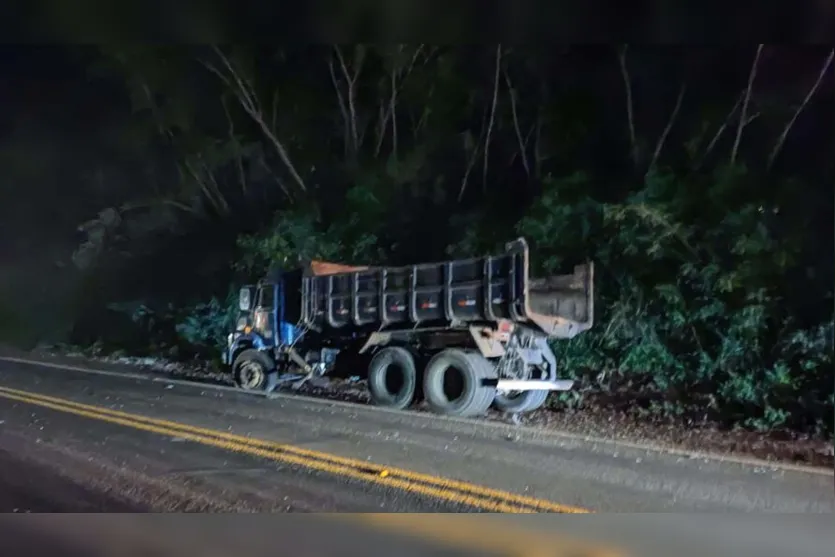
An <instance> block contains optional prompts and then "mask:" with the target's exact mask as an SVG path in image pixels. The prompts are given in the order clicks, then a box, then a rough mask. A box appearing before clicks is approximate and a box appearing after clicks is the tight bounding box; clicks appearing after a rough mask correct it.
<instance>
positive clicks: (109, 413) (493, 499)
mask: <svg viewBox="0 0 835 557" xmlns="http://www.w3.org/2000/svg"><path fill="white" fill-rule="evenodd" d="M0 397H2V398H6V399H9V400H15V401H19V402H23V403H26V404H34V405H37V406H42V407H44V408H49V409H52V410H56V411H59V412H66V413H70V414H74V415H77V416H82V417H86V418H90V419H95V420H100V421H104V422H108V423H112V424H117V425H122V426H125V427H130V428H133V429H138V430H142V431H148V432H151V433H156V434H159V435H165V436H170V437H178V438H181V439H186V440H189V441H193V442H196V443H200V444H203V445H208V446H213V447H217V448H220V449H224V450H228V451H232V452H236V453H242V454H248V455H251V456H255V457H260V458H266V459H270V460H273V461H277V462H284V463H289V464H295V465H299V466H303V467H305V468H308V469H312V470H317V471H321V472H325V473H329V474H333V475H337V476H341V477H346V478H351V479H356V480H360V481H363V482H368V483H373V484H378V485H381V486H385V487H390V488H395V489H399V490H402V491H406V492H410V493H415V494H418V495H421V496H424V497H433V498H436V499H439V500H442V501H448V502H451V503H457V504H461V505H465V506H468V507H472V508H478V509H481V510H485V511H488V512H494V513H532V512H537V511H536V510H534V509H531V508H529V507H525V506H522V505H519V504H516V505H514V504H510V503H511V501H508V500H502V497H501V496H500V495H501V494H503V493H505V492H502V491H499V490H493V489H488V488H481V486H477V485H474V484H466V483H463V482H453V483H455V484H456V485H461V486H469V487H471V488H474V489H475V490H476V491H478V490H480V489H484V490H485V491H487V492H489V493H490V494H491V495H490V497H481V496H478V495H477V494H472V493H461V492H460V491H456V490H452V489H449V488H444V487H437V486H432V485H424V483H426V482H424V483H415V482H413V481H406V480H404V479H401V478H397V477H392V475H393V474H392V475H385V476H384V475H381V474H378V473H373V474H369V473H368V469H369V466H368V463H366V462H363V461H359V460H352V459H342V458H341V457H335V458H336V459H337V460H344V461H346V462H353V463H354V465H339V464H335V463H333V462H327V461H323V460H321V459H311V458H305V457H304V456H299V455H294V454H288V452H286V451H284V450H274V449H269V448H265V447H261V446H257V445H256V444H254V443H253V442H257V441H259V440H256V439H251V438H247V437H240V436H235V435H231V434H226V433H225V432H221V431H214V430H208V429H204V428H197V427H193V426H188V425H186V424H178V423H176V422H167V421H166V420H154V421H158V422H164V423H167V424H171V425H172V426H174V427H170V426H166V425H159V424H153V423H148V422H149V421H150V420H152V418H145V417H144V416H139V415H132V414H128V413H126V412H119V411H115V410H110V409H106V408H100V407H96V406H91V405H86V404H81V403H77V402H73V401H65V400H64V399H60V398H57V397H50V396H47V395H38V394H34V393H28V392H27V391H20V390H17V389H10V388H7V387H0ZM116 414H118V415H116ZM135 418H139V419H135ZM193 430H194V431H193ZM199 431H206V432H211V435H205V434H201V433H199ZM224 437H228V439H224ZM241 440H243V441H246V442H241ZM264 443H265V444H267V445H270V444H272V445H275V446H278V447H282V448H283V447H285V445H281V444H278V443H271V442H264ZM313 452H314V453H316V454H317V455H323V456H335V455H328V454H327V453H318V452H316V451H313ZM417 476H419V477H426V478H429V479H435V480H443V479H442V478H434V476H425V475H422V474H420V475H417ZM507 495H509V496H512V498H515V497H516V496H515V495H514V494H511V493H507ZM543 503H545V501H543ZM337 518H339V519H341V520H351V521H355V522H356V521H358V522H361V523H365V524H368V525H370V526H373V527H377V528H380V527H382V528H385V529H387V530H395V531H399V532H400V533H403V534H407V535H412V536H418V537H420V538H421V539H425V540H428V541H430V542H431V541H436V542H438V543H444V544H446V545H453V546H458V547H461V548H464V549H468V550H473V549H480V550H484V551H486V552H488V553H496V554H504V555H514V556H521V557H545V556H576V557H616V556H619V555H622V553H621V552H620V551H617V550H614V549H612V548H609V547H603V546H599V545H597V544H589V543H587V542H580V541H576V540H571V539H567V538H564V537H562V536H556V535H550V534H549V535H543V534H540V533H537V532H534V531H530V530H526V529H521V528H514V527H512V526H510V525H507V524H504V523H502V524H495V526H494V527H487V528H486V526H489V525H486V524H485V523H484V522H482V521H480V520H476V519H473V518H470V517H467V516H465V515H448V514H446V515H430V514H375V513H365V514H363V513H355V514H342V515H338V516H337ZM485 518H486V517H485ZM488 520H489V519H488Z"/></svg>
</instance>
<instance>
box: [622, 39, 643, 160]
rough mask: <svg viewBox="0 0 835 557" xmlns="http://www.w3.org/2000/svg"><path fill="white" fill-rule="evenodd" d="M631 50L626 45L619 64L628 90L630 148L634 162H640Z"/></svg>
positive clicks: (627, 109) (627, 118)
mask: <svg viewBox="0 0 835 557" xmlns="http://www.w3.org/2000/svg"><path fill="white" fill-rule="evenodd" d="M628 50H629V45H628V44H625V45H623V47H622V48H621V49H620V52H618V62H619V65H620V74H621V77H622V78H623V85H624V87H625V89H626V122H627V125H628V126H629V147H630V150H631V158H632V162H634V163H635V164H637V162H638V139H637V135H636V133H635V114H634V107H633V102H632V80H631V79H630V78H629V70H628V69H627V67H626V53H627V51H628Z"/></svg>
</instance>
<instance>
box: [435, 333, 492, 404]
mask: <svg viewBox="0 0 835 557" xmlns="http://www.w3.org/2000/svg"><path fill="white" fill-rule="evenodd" d="M450 371H451V372H452V374H449V373H448V372H450ZM495 378H496V370H495V368H494V367H493V365H492V364H491V363H490V362H489V361H487V360H486V359H485V358H484V357H483V356H481V354H478V353H476V352H467V351H464V350H458V349H448V350H444V351H442V352H439V353H438V354H436V355H435V356H434V357H433V358H432V359H431V360H429V364H427V366H426V370H425V371H424V373H423V395H424V397H425V399H426V403H427V404H428V405H429V407H430V408H431V409H432V411H433V412H436V413H438V414H445V415H447V416H462V417H470V416H480V415H482V414H484V413H485V412H486V411H487V409H488V408H489V407H490V404H491V403H492V402H493V399H494V398H495V397H496V388H495V387H493V386H487V385H484V384H483V381H484V380H485V379H495ZM448 380H449V381H448Z"/></svg>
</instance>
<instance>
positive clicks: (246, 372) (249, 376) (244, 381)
mask: <svg viewBox="0 0 835 557" xmlns="http://www.w3.org/2000/svg"><path fill="white" fill-rule="evenodd" d="M263 380H264V367H263V366H261V364H259V363H258V362H244V363H243V364H242V365H241V371H240V381H241V387H243V388H244V389H256V388H258V387H259V386H260V384H261V383H262V382H263Z"/></svg>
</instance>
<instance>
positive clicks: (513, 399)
mask: <svg viewBox="0 0 835 557" xmlns="http://www.w3.org/2000/svg"><path fill="white" fill-rule="evenodd" d="M549 392H550V391H524V392H521V393H518V394H516V395H513V396H507V395H502V394H499V393H496V398H495V399H494V400H493V408H495V409H496V410H498V411H499V412H507V413H508V414H521V413H522V412H533V411H534V410H536V409H538V408H539V407H541V406H542V405H543V404H545V401H546V400H547V399H548V393H549Z"/></svg>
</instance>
